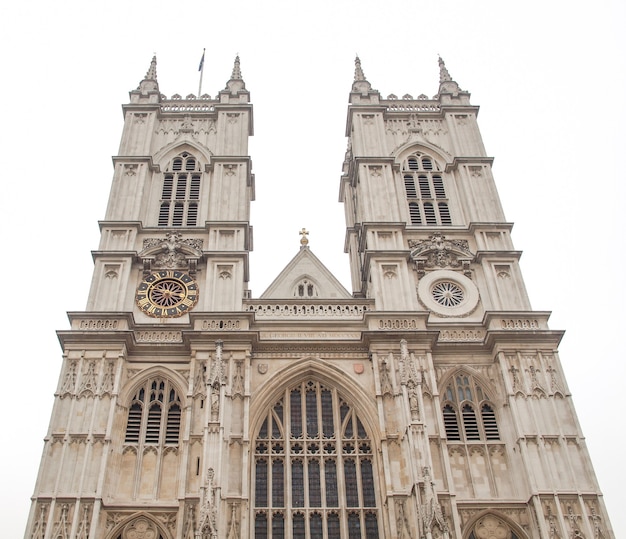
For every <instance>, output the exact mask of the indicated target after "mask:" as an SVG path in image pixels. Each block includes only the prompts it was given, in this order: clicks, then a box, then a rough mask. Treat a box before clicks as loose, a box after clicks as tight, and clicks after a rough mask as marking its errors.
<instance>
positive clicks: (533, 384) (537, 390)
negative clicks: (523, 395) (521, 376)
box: [526, 365, 546, 397]
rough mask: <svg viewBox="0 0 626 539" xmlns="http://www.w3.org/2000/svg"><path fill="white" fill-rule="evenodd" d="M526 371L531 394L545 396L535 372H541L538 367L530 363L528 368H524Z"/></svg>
mask: <svg viewBox="0 0 626 539" xmlns="http://www.w3.org/2000/svg"><path fill="white" fill-rule="evenodd" d="M526 372H527V373H528V375H529V376H530V391H531V393H532V394H533V395H535V396H537V397H545V395H546V390H545V389H544V388H543V386H542V385H541V384H540V383H539V380H538V378H537V374H538V373H539V372H541V371H540V370H539V369H537V368H536V367H535V366H534V365H530V366H529V367H528V369H527V370H526Z"/></svg>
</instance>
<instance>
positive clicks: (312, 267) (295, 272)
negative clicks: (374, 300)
mask: <svg viewBox="0 0 626 539" xmlns="http://www.w3.org/2000/svg"><path fill="white" fill-rule="evenodd" d="M351 298H352V295H351V294H350V293H349V292H348V291H347V290H346V289H345V288H344V287H343V286H342V284H341V283H340V282H339V281H338V280H337V278H336V277H335V276H334V275H333V274H332V273H331V272H330V271H329V270H328V268H326V266H324V264H322V263H321V262H320V260H319V258H317V257H316V256H315V255H314V254H313V253H312V252H311V251H310V250H309V248H308V247H301V248H300V251H299V252H298V254H297V255H296V256H294V257H293V258H292V259H291V262H289V264H287V265H286V266H285V269H284V270H283V271H281V272H280V273H279V275H278V277H276V279H274V282H272V284H271V285H270V286H269V287H268V288H267V290H266V291H265V292H263V294H261V299H351Z"/></svg>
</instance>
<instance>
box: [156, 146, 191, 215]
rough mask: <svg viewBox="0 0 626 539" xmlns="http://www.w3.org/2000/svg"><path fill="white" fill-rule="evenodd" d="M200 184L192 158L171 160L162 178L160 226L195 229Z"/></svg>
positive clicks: (185, 153) (189, 155)
mask: <svg viewBox="0 0 626 539" xmlns="http://www.w3.org/2000/svg"><path fill="white" fill-rule="evenodd" d="M201 180H202V172H201V170H200V165H199V163H198V161H197V160H196V158H195V157H193V156H192V155H191V154H189V153H187V152H184V153H182V154H181V155H180V156H178V157H175V158H174V159H172V162H171V165H170V166H169V167H167V170H166V172H165V173H164V175H163V190H162V192H161V205H160V207H159V219H158V225H159V226H176V227H179V226H197V224H198V202H197V201H198V200H200V187H201Z"/></svg>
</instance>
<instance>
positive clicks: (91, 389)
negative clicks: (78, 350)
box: [78, 359, 98, 397]
mask: <svg viewBox="0 0 626 539" xmlns="http://www.w3.org/2000/svg"><path fill="white" fill-rule="evenodd" d="M96 378H97V375H96V360H95V359H92V360H88V361H86V365H85V366H84V368H83V374H82V376H81V379H80V386H79V388H78V396H79V397H82V396H85V395H95V393H96V390H97V388H98V382H97V379H96Z"/></svg>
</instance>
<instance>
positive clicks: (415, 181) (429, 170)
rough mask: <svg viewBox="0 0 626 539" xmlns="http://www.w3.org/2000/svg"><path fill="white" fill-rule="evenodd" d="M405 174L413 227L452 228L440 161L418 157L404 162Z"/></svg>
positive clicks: (410, 157) (413, 156)
mask: <svg viewBox="0 0 626 539" xmlns="http://www.w3.org/2000/svg"><path fill="white" fill-rule="evenodd" d="M402 174H403V178H404V190H405V192H406V198H407V203H408V207H409V219H410V221H411V224H412V225H426V226H431V225H432V226H437V225H451V224H452V218H451V217H450V208H449V206H448V197H447V196H446V190H445V187H444V181H443V173H442V171H441V170H440V167H439V165H438V163H437V161H435V160H434V159H432V158H431V157H429V156H427V155H424V154H422V153H419V152H417V153H414V154H413V155H411V156H409V157H408V159H407V160H406V161H405V162H404V164H403V166H402Z"/></svg>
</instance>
